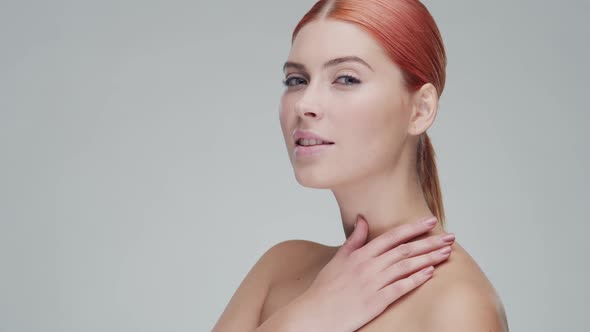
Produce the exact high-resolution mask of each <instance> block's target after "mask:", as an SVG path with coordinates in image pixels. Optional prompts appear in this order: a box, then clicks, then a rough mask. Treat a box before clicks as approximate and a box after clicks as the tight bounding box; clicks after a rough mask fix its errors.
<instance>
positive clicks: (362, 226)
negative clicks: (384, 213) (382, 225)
mask: <svg viewBox="0 0 590 332" xmlns="http://www.w3.org/2000/svg"><path fill="white" fill-rule="evenodd" d="M368 230H369V225H368V224H367V221H366V220H365V219H364V217H363V216H362V215H360V214H359V215H358V216H357V218H356V226H355V227H354V229H353V231H352V233H351V234H350V236H348V238H347V239H346V241H345V242H344V244H343V245H342V247H340V251H341V252H342V253H343V254H350V253H351V252H353V251H354V250H356V249H358V248H360V247H362V246H363V245H364V244H365V242H366V241H367V235H368V233H369V232H368Z"/></svg>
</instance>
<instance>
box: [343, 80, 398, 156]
mask: <svg viewBox="0 0 590 332" xmlns="http://www.w3.org/2000/svg"><path fill="white" fill-rule="evenodd" d="M372 92H373V93H371V94H369V93H360V92H359V93H358V94H356V95H354V96H350V98H347V99H346V100H344V101H343V102H342V103H341V104H340V105H338V106H339V107H340V109H341V112H339V116H338V117H337V118H336V119H334V122H335V124H336V128H338V132H339V133H340V134H341V135H340V136H341V137H342V138H343V140H344V141H345V142H343V143H346V144H345V145H343V146H345V147H346V148H345V149H344V150H345V153H346V154H347V155H349V157H353V158H355V159H357V158H359V157H360V158H361V159H363V160H364V161H360V160H358V161H357V162H359V163H361V164H363V163H367V166H368V165H369V164H374V163H375V162H380V161H381V160H387V161H388V162H390V161H391V160H392V158H396V155H397V154H398V152H397V151H399V150H400V149H401V146H402V145H403V143H404V140H405V137H406V129H407V128H406V127H407V115H406V114H405V113H406V112H405V111H404V107H403V105H402V103H401V99H400V98H396V95H395V92H392V93H389V94H388V93H387V92H386V91H377V90H376V89H374V88H373V89H372ZM347 158H348V157H347Z"/></svg>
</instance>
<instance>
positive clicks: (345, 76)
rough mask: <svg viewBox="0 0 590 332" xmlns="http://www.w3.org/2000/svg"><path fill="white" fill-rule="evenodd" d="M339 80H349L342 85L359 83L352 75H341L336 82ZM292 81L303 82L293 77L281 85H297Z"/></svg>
mask: <svg viewBox="0 0 590 332" xmlns="http://www.w3.org/2000/svg"><path fill="white" fill-rule="evenodd" d="M341 78H345V79H348V80H349V81H348V83H343V84H344V85H354V84H359V83H361V81H360V80H359V79H357V78H356V77H354V76H352V75H342V76H339V77H338V79H337V80H339V79H341ZM294 79H295V80H300V81H305V79H303V78H301V77H297V76H293V77H289V78H287V79H285V80H283V85H285V86H287V87H289V86H296V85H298V84H297V83H296V82H295V83H294V82H293V80H294Z"/></svg>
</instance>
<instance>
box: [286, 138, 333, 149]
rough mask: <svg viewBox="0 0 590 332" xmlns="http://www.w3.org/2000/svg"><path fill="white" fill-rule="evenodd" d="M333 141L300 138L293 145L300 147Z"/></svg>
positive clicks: (327, 143)
mask: <svg viewBox="0 0 590 332" xmlns="http://www.w3.org/2000/svg"><path fill="white" fill-rule="evenodd" d="M333 144H334V142H326V141H318V140H308V139H303V138H300V139H298V140H296V141H295V146H301V147H313V146H318V145H333Z"/></svg>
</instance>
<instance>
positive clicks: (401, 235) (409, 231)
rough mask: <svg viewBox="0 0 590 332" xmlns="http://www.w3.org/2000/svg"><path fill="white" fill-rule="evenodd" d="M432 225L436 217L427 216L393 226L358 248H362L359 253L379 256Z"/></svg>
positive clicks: (425, 230)
mask: <svg viewBox="0 0 590 332" xmlns="http://www.w3.org/2000/svg"><path fill="white" fill-rule="evenodd" d="M428 222H430V223H428ZM432 222H434V223H432ZM434 225H436V217H428V218H426V219H422V220H420V221H417V222H413V223H409V224H404V225H401V226H398V227H395V228H393V229H391V230H389V231H387V232H385V233H383V234H381V235H379V236H378V237H377V238H375V239H373V240H372V241H370V242H369V243H367V244H366V245H365V246H364V247H363V248H362V249H360V250H362V253H361V255H362V256H365V257H376V256H379V255H381V254H382V253H384V252H385V251H387V250H389V249H391V248H393V247H397V246H398V245H400V244H402V243H404V242H407V241H408V240H410V239H412V238H415V237H416V236H418V235H420V234H423V233H426V232H428V231H429V230H431V229H432V228H433V227H434Z"/></svg>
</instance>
